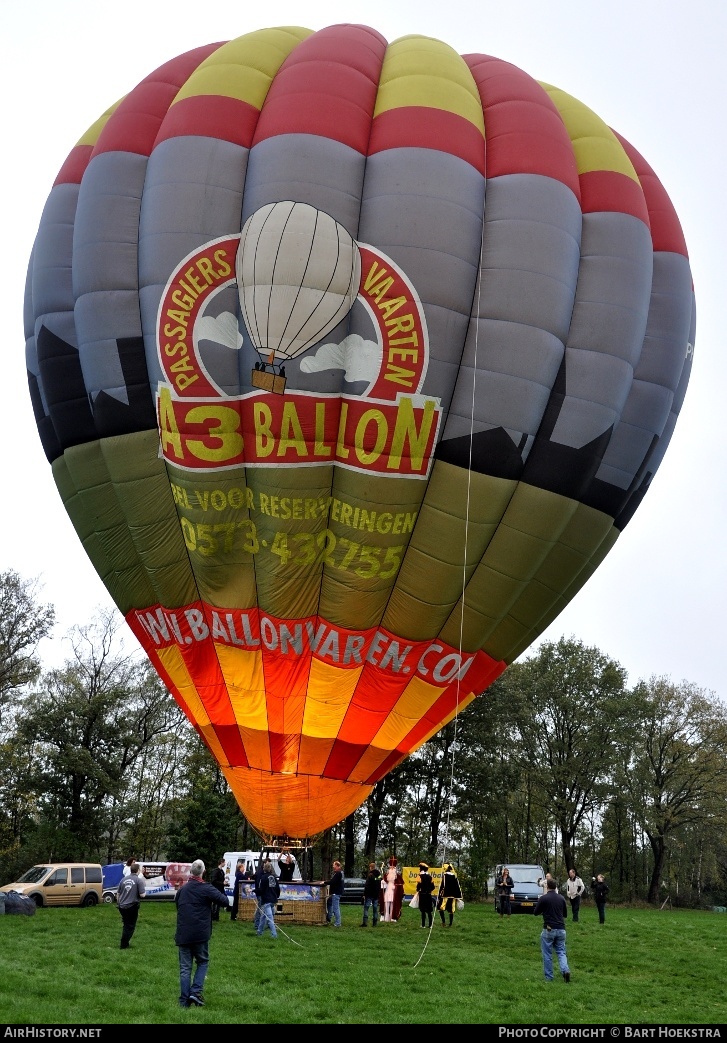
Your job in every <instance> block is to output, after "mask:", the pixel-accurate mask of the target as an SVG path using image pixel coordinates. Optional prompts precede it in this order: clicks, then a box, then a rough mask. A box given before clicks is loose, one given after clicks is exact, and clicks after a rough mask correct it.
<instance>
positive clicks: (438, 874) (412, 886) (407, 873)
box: [401, 866, 442, 895]
mask: <svg viewBox="0 0 727 1043" xmlns="http://www.w3.org/2000/svg"><path fill="white" fill-rule="evenodd" d="M429 875H430V876H431V878H432V880H433V881H434V893H435V894H436V893H437V892H438V891H439V886H440V884H441V883H442V867H441V866H431V867H430V869H429ZM401 878H402V880H403V881H404V894H405V895H413V894H416V889H417V880H418V879H419V866H404V867H403V868H402V870H401Z"/></svg>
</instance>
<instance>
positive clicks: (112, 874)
mask: <svg viewBox="0 0 727 1043" xmlns="http://www.w3.org/2000/svg"><path fill="white" fill-rule="evenodd" d="M190 865H191V863H190V862H146V861H144V859H140V860H139V872H140V874H141V875H142V876H143V877H144V882H145V883H146V892H145V894H144V898H145V900H146V899H149V898H162V899H167V900H168V899H170V898H171V899H173V898H174V896H175V895H176V893H177V891H178V890H179V888H180V887H181V886H182V884H184V883H186V881H187V880H188V879H189V869H190ZM123 873H124V863H123V862H111V863H110V864H109V865H106V866H104V867H103V901H104V902H106V903H107V904H108V905H110V904H111V903H112V902H115V901H116V891H117V890H118V886H119V884H120V882H121V877H122V876H123Z"/></svg>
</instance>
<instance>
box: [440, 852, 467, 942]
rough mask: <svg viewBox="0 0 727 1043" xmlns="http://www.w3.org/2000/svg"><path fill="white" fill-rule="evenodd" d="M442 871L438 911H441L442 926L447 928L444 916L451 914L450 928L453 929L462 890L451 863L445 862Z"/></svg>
mask: <svg viewBox="0 0 727 1043" xmlns="http://www.w3.org/2000/svg"><path fill="white" fill-rule="evenodd" d="M442 870H443V872H442V883H441V884H440V887H439V897H438V899H437V909H438V910H439V917H440V919H441V921H442V926H446V921H445V917H444V914H445V913H449V926H450V927H451V926H452V924H453V922H454V914H455V912H456V910H457V899H459V898H461V897H462V888H461V887H460V886H459V880H458V879H457V874H456V873H455V871H454V866H453V865H452V863H451V862H445V863H444V865H443V866H442Z"/></svg>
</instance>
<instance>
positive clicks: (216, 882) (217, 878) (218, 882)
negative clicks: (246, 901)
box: [210, 858, 227, 920]
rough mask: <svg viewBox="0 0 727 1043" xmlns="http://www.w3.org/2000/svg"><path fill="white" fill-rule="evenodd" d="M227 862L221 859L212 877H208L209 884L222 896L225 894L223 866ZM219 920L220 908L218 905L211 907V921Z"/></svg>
mask: <svg viewBox="0 0 727 1043" xmlns="http://www.w3.org/2000/svg"><path fill="white" fill-rule="evenodd" d="M226 865H227V862H226V861H225V859H224V858H221V859H220V860H219V862H218V863H217V868H216V869H213V870H212V876H211V877H210V883H211V884H212V886H213V887H216V888H217V890H218V891H221V892H222V894H224V893H225V866H226ZM219 918H220V907H219V905H214V906H212V919H213V920H219Z"/></svg>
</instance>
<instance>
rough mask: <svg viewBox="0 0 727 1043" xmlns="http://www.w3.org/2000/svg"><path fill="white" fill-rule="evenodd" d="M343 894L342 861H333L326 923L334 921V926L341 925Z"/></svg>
mask: <svg viewBox="0 0 727 1043" xmlns="http://www.w3.org/2000/svg"><path fill="white" fill-rule="evenodd" d="M342 895H343V867H342V866H341V863H340V862H334V863H333V876H332V877H331V879H330V880H329V881H328V901H327V902H326V923H328V924H330V922H331V920H332V921H333V926H334V927H340V926H341V897H342Z"/></svg>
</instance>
